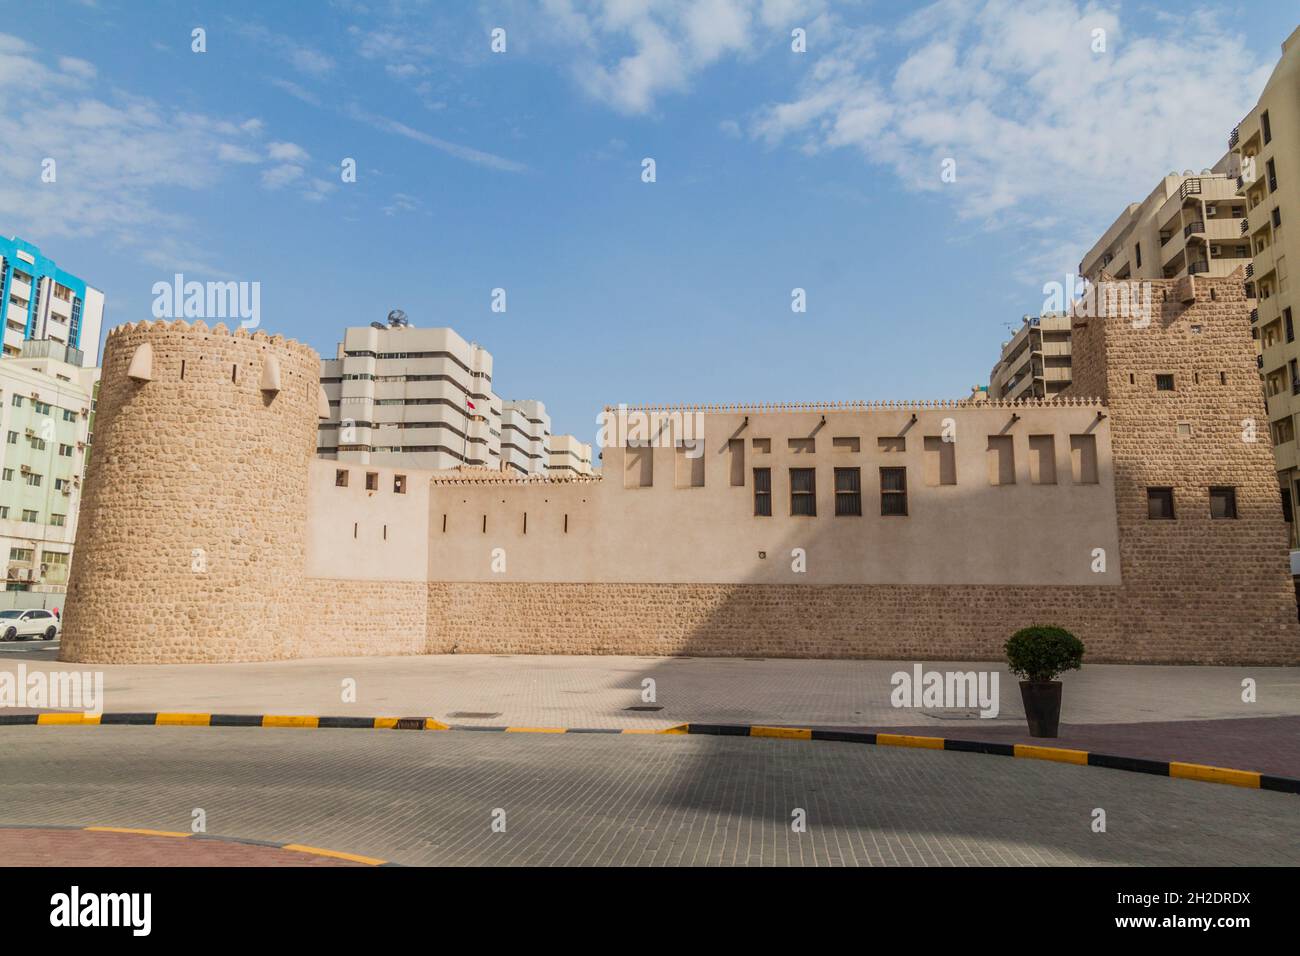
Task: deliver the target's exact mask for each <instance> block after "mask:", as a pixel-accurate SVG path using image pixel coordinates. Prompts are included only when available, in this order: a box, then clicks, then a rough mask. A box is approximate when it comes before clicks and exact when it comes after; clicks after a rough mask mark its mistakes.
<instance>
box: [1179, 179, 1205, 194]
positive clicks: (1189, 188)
mask: <svg viewBox="0 0 1300 956" xmlns="http://www.w3.org/2000/svg"><path fill="white" fill-rule="evenodd" d="M1200 191H1201V181H1200V180H1199V179H1185V180H1183V184H1182V185H1181V186H1179V187H1178V198H1179V199H1186V198H1187V197H1188V196H1195V195H1198V194H1199V193H1200Z"/></svg>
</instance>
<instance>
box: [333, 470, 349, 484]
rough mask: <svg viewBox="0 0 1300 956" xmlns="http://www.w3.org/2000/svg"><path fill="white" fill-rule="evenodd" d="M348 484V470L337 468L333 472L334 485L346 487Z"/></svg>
mask: <svg viewBox="0 0 1300 956" xmlns="http://www.w3.org/2000/svg"><path fill="white" fill-rule="evenodd" d="M347 486H348V470H347V469H346V468H339V469H337V470H335V472H334V487H335V488H346V487H347Z"/></svg>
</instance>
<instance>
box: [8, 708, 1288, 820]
mask: <svg viewBox="0 0 1300 956" xmlns="http://www.w3.org/2000/svg"><path fill="white" fill-rule="evenodd" d="M111 725H131V726H153V727H296V728H308V729H316V728H341V729H351V730H455V731H482V732H494V731H495V732H497V733H508V734H509V733H514V734H657V735H663V734H705V735H710V736H718V737H774V738H778V739H782V740H829V741H837V742H840V743H855V744H872V745H874V746H879V747H911V748H915V749H920V750H953V751H957V752H959V753H979V754H991V755H993V756H999V757H1020V758H1022V759H1028V760H1050V761H1054V762H1056V763H1069V764H1075V765H1077V766H1081V767H1105V768H1107V769H1110V770H1127V771H1130V772H1132V773H1148V774H1153V775H1155V776H1159V777H1176V778H1179V779H1183V780H1200V781H1202V782H1205V783H1223V784H1228V785H1230V786H1234V787H1247V788H1249V789H1253V790H1273V791H1276V792H1278V793H1295V794H1300V779H1297V778H1295V777H1281V776H1277V775H1276V774H1267V773H1259V772H1258V771H1254V770H1233V769H1229V768H1227V767H1212V766H1209V765H1208V764H1198V763H1184V762H1181V761H1170V760H1149V759H1147V758H1145V757H1123V756H1117V755H1115V754H1103V753H1094V752H1092V751H1089V750H1070V749H1067V748H1064V747H1042V746H1038V745H1035V744H1007V743H994V742H992V741H985V740H956V739H954V738H952V737H921V736H915V735H910V734H889V733H873V732H870V731H858V730H823V729H818V728H815V727H777V726H765V725H762V724H701V723H689V724H677V725H676V726H673V727H664V728H658V729H653V728H640V727H635V728H633V727H625V728H607V727H513V726H490V727H486V726H478V725H473V724H445V723H443V722H442V721H439V720H435V719H433V718H432V717H316V716H304V715H278V714H189V713H165V712H160V713H127V714H82V713H47V714H0V727H3V726H44V727H49V726H59V727H69V726H81V727H85V726H111ZM183 835H188V834H183Z"/></svg>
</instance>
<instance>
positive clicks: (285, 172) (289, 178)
mask: <svg viewBox="0 0 1300 956" xmlns="http://www.w3.org/2000/svg"><path fill="white" fill-rule="evenodd" d="M305 172H306V170H305V169H303V168H302V167H301V166H295V165H293V164H292V163H284V164H283V165H280V166H272V167H270V168H269V169H264V170H262V185H263V186H265V187H266V188H267V189H279V188H281V187H282V186H287V185H289V184H290V183H293V182H297V181H298V180H299V179H302V177H303V174H304V173H305Z"/></svg>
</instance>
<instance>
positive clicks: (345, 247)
mask: <svg viewBox="0 0 1300 956" xmlns="http://www.w3.org/2000/svg"><path fill="white" fill-rule="evenodd" d="M21 9H22V16H21V17H18V16H10V17H6V18H3V19H0V143H3V144H4V148H3V149H2V150H0V233H4V234H6V235H15V234H16V235H20V236H22V237H23V238H26V239H28V240H30V241H33V242H35V243H37V244H38V245H40V246H41V248H42V250H43V251H44V252H45V253H46V254H47V255H49V256H51V257H52V258H54V259H55V260H56V261H57V262H58V263H59V265H60V266H61V267H63V268H65V269H67V270H69V271H71V272H73V273H75V274H77V275H80V276H82V277H83V278H85V279H86V280H87V281H88V282H90V283H91V284H93V285H97V286H99V287H100V288H102V289H104V291H105V293H106V295H107V302H108V306H107V309H108V312H107V317H106V318H107V324H108V325H115V324H118V323H121V322H126V321H136V320H140V319H144V318H148V317H150V308H151V304H152V300H153V296H152V293H151V288H152V286H153V284H154V283H155V282H158V281H160V280H162V281H167V280H170V278H171V276H172V275H173V274H174V273H175V272H183V273H184V274H185V276H186V278H187V279H197V280H200V281H203V280H208V279H236V280H243V281H257V282H260V283H261V296H262V298H261V308H262V327H263V328H264V329H266V330H267V331H270V332H272V333H277V332H278V333H282V334H284V335H287V336H290V337H292V338H296V339H299V340H301V341H304V342H307V343H308V344H310V345H312V346H314V347H315V348H317V349H318V350H320V351H322V353H324V354H327V355H328V354H332V352H333V349H334V344H335V342H336V341H337V340H338V337H339V334H340V330H341V329H342V328H343V327H344V326H346V325H361V324H365V323H367V322H370V321H373V320H378V319H382V318H383V317H384V315H385V314H386V313H387V311H388V310H389V309H390V308H401V309H404V310H405V311H406V312H407V314H408V315H409V316H410V318H411V320H412V321H413V322H414V323H415V324H417V325H423V326H434V325H449V326H451V327H453V328H455V329H456V330H457V331H458V332H460V333H461V334H462V335H464V336H465V337H466V338H468V339H471V340H474V341H478V342H480V343H482V344H483V345H484V346H486V347H487V348H488V349H489V350H490V351H491V352H492V353H493V354H494V356H495V374H494V382H495V386H496V389H497V391H498V392H499V393H500V394H501V395H502V396H503V397H505V398H537V399H540V400H542V401H543V402H545V403H546V405H547V408H548V410H549V411H550V412H551V414H552V419H553V428H554V430H555V431H556V432H563V431H572V432H575V433H576V434H578V435H579V436H580V437H582V438H584V439H585V440H591V439H592V437H593V436H594V433H595V430H596V426H595V416H596V413H597V412H598V411H599V409H600V408H601V407H602V406H603V405H604V404H606V403H617V402H620V401H626V402H632V403H636V402H665V403H667V402H688V401H699V402H725V401H815V400H816V401H839V400H856V399H880V398H942V397H957V396H961V395H964V394H966V393H967V392H968V390H969V388H970V386H971V385H973V384H977V383H984V382H985V380H986V378H987V375H988V371H989V368H990V367H991V365H992V364H993V362H994V360H995V359H996V357H997V352H998V348H999V344H1000V342H1001V341H1002V340H1003V338H1005V336H1006V335H1007V332H1008V330H1007V327H1006V324H1007V323H1018V322H1019V317H1020V316H1021V315H1022V314H1024V313H1028V312H1037V311H1038V310H1039V308H1040V307H1041V305H1042V302H1043V294H1042V286H1043V284H1044V283H1045V282H1050V281H1053V280H1055V281H1063V280H1064V277H1065V275H1066V273H1067V272H1069V271H1072V270H1073V269H1074V268H1075V267H1076V266H1077V263H1078V260H1079V258H1080V254H1081V253H1082V252H1083V251H1084V250H1085V249H1086V248H1087V247H1088V246H1089V245H1091V244H1092V242H1094V241H1095V240H1096V239H1097V238H1098V237H1099V236H1100V234H1101V232H1102V231H1103V230H1104V229H1105V228H1106V226H1108V225H1109V224H1110V222H1111V221H1113V219H1114V218H1115V217H1116V216H1117V215H1119V213H1120V212H1121V211H1122V209H1123V207H1124V205H1125V204H1126V203H1128V202H1132V201H1136V200H1140V199H1142V198H1143V197H1145V196H1146V195H1147V193H1149V192H1150V190H1151V189H1152V188H1154V186H1155V185H1156V183H1157V181H1158V179H1159V177H1160V176H1162V175H1164V174H1165V173H1167V172H1168V171H1170V170H1173V169H1178V170H1182V169H1186V168H1194V169H1197V170H1199V169H1201V168H1204V167H1207V166H1210V165H1212V164H1213V163H1214V162H1215V161H1216V160H1217V159H1218V158H1219V157H1220V156H1221V155H1222V153H1223V152H1224V150H1225V149H1226V138H1227V133H1228V131H1229V130H1230V129H1231V127H1232V125H1233V124H1234V123H1235V122H1236V121H1237V120H1238V119H1239V118H1240V117H1241V116H1242V115H1243V114H1244V113H1245V112H1246V111H1247V110H1248V109H1249V108H1250V107H1251V106H1252V105H1253V103H1254V101H1255V98H1256V96H1257V95H1258V92H1259V90H1260V88H1262V86H1263V83H1264V81H1265V79H1266V78H1267V75H1268V72H1269V71H1270V70H1271V69H1272V66H1273V65H1274V63H1275V62H1276V60H1277V57H1278V55H1279V45H1280V43H1281V41H1282V40H1283V39H1284V38H1285V37H1286V36H1287V35H1288V34H1289V33H1290V32H1291V30H1293V29H1294V28H1295V25H1296V20H1297V17H1296V5H1295V4H1294V3H1293V2H1290V0H1286V2H1282V0H1276V2H1274V0H1251V2H1249V3H1217V4H1213V5H1206V6H1205V7H1200V8H1198V7H1196V6H1194V5H1193V6H1188V4H1186V3H1183V2H1177V3H1093V4H1089V3H1077V2H1072V0H1018V2H1014V3H1013V2H997V0H993V2H980V0H961V2H952V0H942V2H938V3H933V4H919V3H918V4H912V5H904V4H900V3H895V2H890V3H885V2H879V3H871V2H841V3H834V2H827V0H701V2H697V3H677V2H672V3H669V2H651V0H590V2H584V0H538V2H533V3H522V2H520V3H509V2H495V3H493V2H485V3H479V4H474V3H461V2H455V3H453V2H438V3H433V2H430V3H419V2H405V3H388V2H371V0H366V2H350V0H347V2H345V0H337V2H325V0H321V2H313V3H308V2H296V3H278V4H268V3H264V2H262V3H243V2H233V0H223V2H220V3H217V2H193V3H171V4H166V5H164V4H146V3H142V2H134V0H95V2H89V0H87V2H74V0H67V2H62V3H60V2H50V3H42V4H26V5H22V8H21ZM12 10H13V8H11V12H12ZM196 27H202V28H203V29H204V30H205V31H206V46H207V50H206V52H204V53H195V52H192V50H191V44H192V40H191V36H192V30H193V29H194V28H196ZM496 27H500V28H503V29H504V30H505V31H506V33H505V38H506V51H505V52H504V53H493V52H492V51H491V49H490V32H491V30H492V29H493V28H496ZM794 28H802V29H804V30H805V31H806V35H807V41H806V43H807V52H805V53H795V52H794V51H792V49H791V30H792V29H794ZM1097 29H1101V30H1105V31H1106V32H1105V41H1106V48H1105V50H1104V51H1101V52H1097V51H1094V50H1093V48H1092V47H1093V45H1094V40H1093V37H1094V32H1093V31H1094V30H1097ZM45 157H53V158H55V159H56V161H57V163H58V166H57V170H58V178H57V181H56V182H55V183H42V182H41V181H40V170H41V160H42V159H43V158H45ZM345 157H352V158H355V160H356V162H357V180H356V182H353V183H345V182H343V181H342V179H341V176H340V163H341V162H342V160H343V159H344V158H345ZM646 157H651V158H653V159H654V160H655V163H656V173H657V181H656V182H654V183H644V182H642V180H641V170H642V160H643V159H644V158H646ZM946 158H952V159H953V160H955V163H956V181H955V182H943V181H942V180H941V175H940V173H941V165H942V163H943V160H944V159H946ZM498 287H500V288H504V289H505V290H506V296H507V300H506V301H507V312H506V313H504V314H501V313H494V312H492V311H491V309H490V305H491V292H492V289H494V288H498ZM796 287H798V288H803V289H805V290H806V293H807V302H808V308H807V312H806V313H802V314H797V313H793V312H792V311H791V308H790V301H791V290H792V289H794V288H796Z"/></svg>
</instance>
